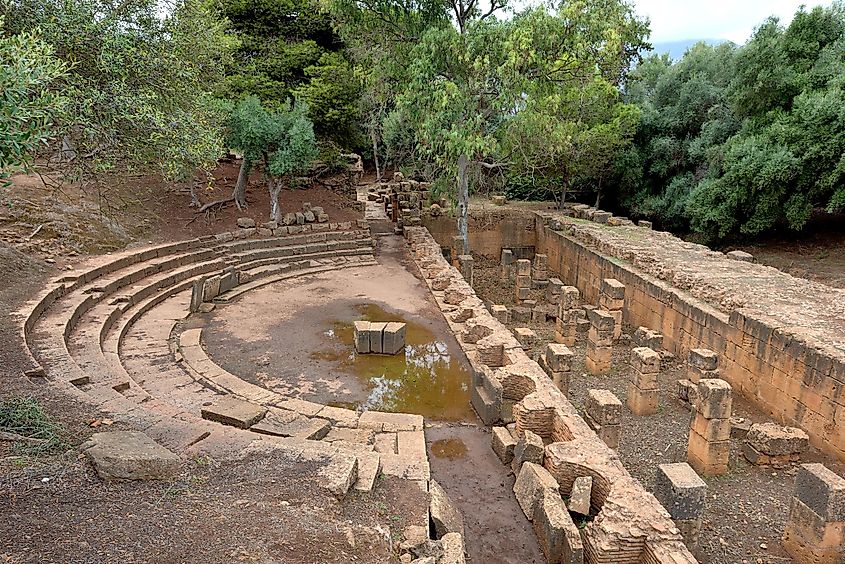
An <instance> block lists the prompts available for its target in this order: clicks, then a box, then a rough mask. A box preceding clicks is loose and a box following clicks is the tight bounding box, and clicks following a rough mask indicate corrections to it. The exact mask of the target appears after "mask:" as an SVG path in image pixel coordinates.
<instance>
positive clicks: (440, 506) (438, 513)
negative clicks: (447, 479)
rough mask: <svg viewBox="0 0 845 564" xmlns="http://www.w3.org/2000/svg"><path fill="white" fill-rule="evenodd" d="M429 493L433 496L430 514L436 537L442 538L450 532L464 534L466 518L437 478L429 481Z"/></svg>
mask: <svg viewBox="0 0 845 564" xmlns="http://www.w3.org/2000/svg"><path fill="white" fill-rule="evenodd" d="M428 493H429V494H430V496H431V501H430V503H429V512H428V515H429V517H430V518H431V524H432V525H433V527H434V536H435V538H438V539H439V538H441V537H443V536H445V535H447V534H449V533H458V534H460V535H461V536H463V534H464V519H463V517H461V513H460V512H459V511H458V509H457V507H455V504H454V503H453V502H452V500H451V499H450V498H449V496H448V495H447V494H446V492H445V491H444V490H443V488H442V487H441V486H440V484H438V483H437V482H436V481H435V480H431V481H430V482H429V483H428Z"/></svg>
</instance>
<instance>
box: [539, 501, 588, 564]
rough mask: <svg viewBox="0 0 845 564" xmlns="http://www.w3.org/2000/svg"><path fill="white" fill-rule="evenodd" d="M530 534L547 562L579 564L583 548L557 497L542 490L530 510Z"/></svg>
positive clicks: (581, 562)
mask: <svg viewBox="0 0 845 564" xmlns="http://www.w3.org/2000/svg"><path fill="white" fill-rule="evenodd" d="M533 522H534V533H535V534H536V535H537V540H538V542H539V543H540V548H541V549H542V551H543V554H544V555H545V556H546V560H547V561H548V562H558V563H561V564H583V563H584V562H585V560H584V546H583V544H582V540H581V534H580V533H579V531H578V527H577V526H576V525H575V523H574V522H573V521H572V517H570V515H569V512H568V511H567V510H566V506H565V505H564V503H563V500H562V499H561V498H560V495H559V494H558V493H557V492H556V491H548V492H545V491H544V495H543V497H542V499H540V500H539V501H538V502H537V503H536V504H535V507H534V521H533Z"/></svg>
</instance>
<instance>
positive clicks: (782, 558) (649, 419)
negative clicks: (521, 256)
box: [473, 257, 845, 564]
mask: <svg viewBox="0 0 845 564" xmlns="http://www.w3.org/2000/svg"><path fill="white" fill-rule="evenodd" d="M475 261H476V262H475V268H474V271H473V281H474V287H475V289H476V292H477V293H478V294H479V296H480V297H481V298H482V299H484V300H489V301H490V302H492V303H495V304H503V305H506V306H508V307H511V306H513V305H515V304H514V289H513V285H512V284H502V283H501V282H500V280H499V272H498V265H497V264H495V263H493V262H492V261H490V260H486V259H484V258H482V257H476V258H475ZM532 294H533V295H532V296H531V297H532V299H536V300H537V303H545V291H541V290H534V291H533V292H532ZM525 325H526V324H524V323H515V322H511V323H510V325H509V326H510V328H511V329H513V328H515V327H518V326H525ZM527 325H528V327H530V328H531V329H533V330H534V331H535V332H536V333H537V335H538V339H537V342H538V345H537V346H536V347H535V349H536V350H539V349H540V348H542V347H545V345H546V343H549V342H553V341H554V324H553V323H552V322H529V323H528V324H527ZM633 329H634V328H632V327H625V328H624V331H625V335H630V334H631V333H632V332H633ZM631 348H632V344H631V343H630V342H629V341H627V342H626V339H625V338H624V335H623V340H622V342H620V343H619V344H618V345H617V346H615V347H614V356H613V368H612V372H611V374H609V375H607V376H593V375H591V374H589V373H587V371H586V369H585V367H584V356H585V353H586V334H581V335H579V339H578V342H577V343H576V346H575V347H574V348H573V352H574V353H575V361H574V362H573V367H572V378H571V380H572V381H571V384H570V393H569V396H568V397H569V399H570V401H571V402H572V403H573V405H575V407H576V408H578V409H579V410H582V409H583V406H584V401H585V399H586V396H587V390H589V389H591V388H604V389H609V390H611V391H612V392H613V393H614V394H615V395H616V396H617V397H618V398H619V399H620V401H622V403H623V405H624V404H625V398H626V396H627V386H628V382H629V381H630V368H629V365H628V359H629V357H630V353H631ZM683 373H684V369H683V365H682V364H681V363H680V362H678V361H677V360H676V359H672V360H669V361H665V362H664V363H663V366H662V368H661V375H660V389H661V397H660V407H659V410H658V413H657V414H655V415H653V416H645V417H638V416H635V415H633V414H632V413H631V412H630V411H629V410H628V409H627V408H623V411H622V438H621V441H620V447H619V450H618V453H619V456H620V458H621V460H622V463H623V464H624V465H625V468H626V469H627V470H628V472H630V473H631V474H632V475H633V476H634V477H635V478H637V479H638V480H639V481H640V482H642V483H643V484H644V485H645V486H646V488H650V487H651V485H652V482H653V480H654V475H655V473H656V471H657V466H658V465H660V464H664V463H669V462H685V461H686V447H687V437H688V429H689V420H690V412H689V410H688V409H687V408H686V407H685V405H684V404H683V403H682V402H681V401H680V400H678V399H677V397H676V395H675V393H674V392H675V390H676V388H677V386H676V382H677V380H678V379H680V378H682V377H684V375H683ZM733 414H734V416H738V417H744V418H747V419H750V420H751V421H753V422H762V421H766V420H767V418H766V417H765V416H764V415H763V414H761V413H759V412H758V411H757V410H756V409H755V408H754V407H753V406H751V405H750V404H748V403H747V402H746V401H744V400H743V399H742V398H739V397H736V396H735V397H734V402H733ZM741 446H742V442H741V440H737V439H734V440H733V441H732V453H731V463H730V471H729V473H728V474H727V475H725V476H720V477H718V478H709V479H707V480H706V481H707V483H708V488H709V491H708V505H707V512H706V513H705V516H704V522H703V525H702V532H701V541H700V543H699V547H700V550H699V551H698V554H697V555H696V556H697V557H699V559H700V561H701V562H702V564H738V563H743V562H749V563H752V564H753V563H757V562H760V563H766V564H779V563H783V562H791V561H792V560H791V558H789V556H788V555H787V554H786V553H785V552H784V551H783V549H782V548H781V547H780V542H779V540H780V535H781V533H782V531H783V528H784V525H785V524H786V520H787V517H788V513H789V499H790V498H791V496H792V491H793V486H794V476H795V473H796V467H795V466H793V467H792V468H790V469H787V470H777V471H775V470H772V469H770V468H769V469H767V468H764V467H756V466H751V465H749V464H748V463H747V462H746V461H745V459H744V458H743V457H742V454H741ZM803 462H823V463H824V464H825V465H827V466H828V467H829V468H831V469H832V470H833V471H835V472H838V473H839V474H842V473H843V472H845V464H842V463H840V462H838V461H836V460H833V459H832V458H830V457H827V456H825V455H823V454H822V453H820V452H819V451H818V450H816V449H811V451H810V452H809V453H807V454H805V455H804V457H803Z"/></svg>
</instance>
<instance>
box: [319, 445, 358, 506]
mask: <svg viewBox="0 0 845 564" xmlns="http://www.w3.org/2000/svg"><path fill="white" fill-rule="evenodd" d="M317 473H318V475H319V476H320V479H321V481H320V485H321V486H322V487H324V488H325V489H327V490H329V491H330V492H331V493H332V494H334V495H335V496H337V497H343V496H345V495H346V494H347V492H349V488H351V487H352V485H353V484H355V481H356V480H357V479H358V459H357V458H355V457H354V456H347V455H339V454H335V455H333V456H332V459H331V461H330V462H329V463H328V464H327V465H326V466H323V467H322V468H320V470H319V471H318V472H317Z"/></svg>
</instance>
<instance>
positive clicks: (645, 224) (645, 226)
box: [637, 219, 653, 229]
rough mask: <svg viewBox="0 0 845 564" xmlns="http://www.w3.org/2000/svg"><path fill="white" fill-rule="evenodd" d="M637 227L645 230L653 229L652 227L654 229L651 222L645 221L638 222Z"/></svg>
mask: <svg viewBox="0 0 845 564" xmlns="http://www.w3.org/2000/svg"><path fill="white" fill-rule="evenodd" d="M637 225H638V226H640V227H642V228H643V229H652V227H653V226H652V223H651V222H650V221H646V220H644V219H641V220H639V221H638V222H637Z"/></svg>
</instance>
